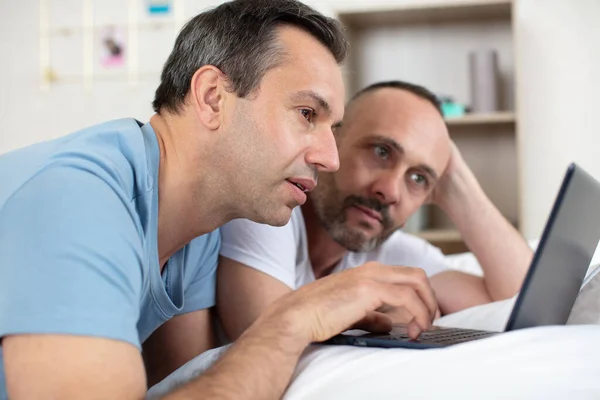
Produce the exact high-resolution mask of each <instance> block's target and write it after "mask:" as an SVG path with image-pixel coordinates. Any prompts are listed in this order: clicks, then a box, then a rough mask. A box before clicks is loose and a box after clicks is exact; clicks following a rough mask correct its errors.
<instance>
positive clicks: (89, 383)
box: [2, 334, 146, 400]
mask: <svg viewBox="0 0 600 400" xmlns="http://www.w3.org/2000/svg"><path fill="white" fill-rule="evenodd" d="M2 347H3V353H4V369H5V374H6V386H7V391H8V397H9V398H10V399H13V400H20V399H42V398H43V399H141V398H143V397H144V394H145V392H146V378H145V375H144V366H143V363H142V357H141V356H140V352H139V350H138V349H137V348H135V346H133V345H131V344H128V343H125V342H120V341H116V340H110V339H103V338H93V337H84V336H71V335H38V334H36V335H14V336H7V337H5V338H3V340H2Z"/></svg>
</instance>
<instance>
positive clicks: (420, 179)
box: [410, 174, 427, 185]
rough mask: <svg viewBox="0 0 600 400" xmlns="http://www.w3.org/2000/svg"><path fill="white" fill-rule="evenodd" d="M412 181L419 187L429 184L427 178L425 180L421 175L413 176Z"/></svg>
mask: <svg viewBox="0 0 600 400" xmlns="http://www.w3.org/2000/svg"><path fill="white" fill-rule="evenodd" d="M410 179H412V180H413V182H415V183H416V184H417V185H426V184H427V178H425V176H424V175H421V174H411V175H410Z"/></svg>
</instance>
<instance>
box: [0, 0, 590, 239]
mask: <svg viewBox="0 0 600 400" xmlns="http://www.w3.org/2000/svg"><path fill="white" fill-rule="evenodd" d="M47 1H49V2H54V5H57V4H63V3H64V4H65V6H64V8H63V9H64V13H61V12H59V13H58V14H57V15H58V18H61V17H60V16H61V15H64V18H67V16H72V15H73V14H76V15H79V14H78V11H76V10H77V7H80V4H81V1H79V0H47ZM93 1H94V4H96V3H98V4H108V3H106V2H103V1H101V0H93ZM131 1H134V0H129V3H130V2H131ZM440 1H445V0H419V1H417V0H388V1H385V0H379V1H368V0H354V1H352V0H321V1H317V0H313V1H309V3H310V4H312V5H314V6H316V7H317V8H318V9H320V10H321V11H323V12H325V13H327V14H330V15H334V14H335V12H336V10H338V9H341V8H342V7H343V9H365V8H368V7H371V6H391V5H394V4H403V3H404V4H406V3H413V4H414V3H416V2H417V3H419V4H423V3H425V2H427V3H434V2H440ZM61 2H62V3H61ZM109 3H110V4H115V7H123V4H128V2H127V1H124V0H122V1H116V0H114V1H113V0H111V1H110V2H109ZM175 3H176V4H179V5H181V4H183V5H184V9H185V10H186V16H190V15H193V13H194V12H196V11H197V10H199V9H202V8H204V7H206V5H207V4H211V3H213V4H214V3H218V2H217V1H209V0H205V1H196V0H175ZM97 6H98V7H100V5H97ZM0 10H2V12H1V13H0V60H1V62H0V153H3V152H5V151H9V150H11V149H14V148H17V147H21V146H24V145H27V144H30V143H34V142H37V141H40V140H45V139H50V138H53V137H57V136H60V135H64V134H66V133H69V132H71V131H73V130H76V129H78V128H81V127H83V126H86V125H90V124H93V123H96V122H99V121H103V120H106V119H110V118H118V117H125V116H131V117H136V118H139V119H142V120H147V119H148V117H149V116H150V115H151V107H150V102H151V100H152V98H153V93H154V90H155V88H156V84H157V82H158V80H157V78H154V79H152V78H150V79H144V80H143V81H141V82H140V83H139V84H138V85H133V86H132V85H129V84H126V83H124V82H113V83H110V82H103V83H102V82H98V83H94V86H93V90H91V91H89V90H86V89H85V88H84V86H83V85H80V84H73V83H69V84H67V83H64V84H57V85H53V86H52V87H51V88H50V90H48V91H44V90H41V89H40V79H39V75H40V74H39V60H40V57H39V53H40V47H39V36H38V33H39V2H38V1H37V0H19V1H15V0H0ZM515 10H516V13H515V20H514V23H515V28H516V34H517V37H518V40H517V57H516V58H517V60H516V62H517V67H518V68H517V72H518V76H517V79H518V83H519V85H518V96H517V98H518V100H519V101H518V104H517V107H518V112H519V118H520V121H519V127H520V135H519V140H520V143H519V145H520V157H521V161H520V162H521V164H520V165H521V171H520V177H521V179H520V187H521V194H522V198H521V207H522V213H521V215H523V216H524V218H523V219H522V221H521V224H522V229H523V232H524V233H525V235H526V237H528V238H533V237H536V236H538V235H539V233H540V232H541V229H542V226H543V223H544V221H545V219H546V216H547V213H548V211H549V209H550V206H551V202H552V200H553V198H554V195H555V193H556V189H557V187H558V184H559V182H560V179H561V177H562V173H563V171H564V168H565V167H566V165H567V163H568V162H569V161H571V160H576V161H577V162H579V163H581V165H582V166H584V167H585V168H587V169H588V170H589V171H590V172H591V173H592V174H593V175H595V176H598V177H600V157H598V156H597V154H600V152H599V151H598V150H597V149H600V119H598V118H597V117H596V115H599V114H600V101H599V100H598V96H599V95H600V25H598V23H597V21H600V1H597V0H570V1H568V0H516V7H515ZM120 11H122V10H120ZM148 34H150V33H148ZM140 41H141V39H140ZM164 42H165V40H163V41H162V42H161V43H160V45H157V46H156V54H157V57H156V60H154V61H153V62H156V63H158V64H160V63H162V62H163V61H164V50H165V48H168V47H169V45H168V44H165V43H164ZM165 46H166V47H165ZM65 57H69V56H68V55H66V54H65ZM74 62H80V60H79V59H78V60H77V61H74ZM142 67H143V66H140V68H142Z"/></svg>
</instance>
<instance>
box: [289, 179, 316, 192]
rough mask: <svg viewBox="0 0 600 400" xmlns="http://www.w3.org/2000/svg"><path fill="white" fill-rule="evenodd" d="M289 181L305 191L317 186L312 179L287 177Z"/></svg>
mask: <svg viewBox="0 0 600 400" xmlns="http://www.w3.org/2000/svg"><path fill="white" fill-rule="evenodd" d="M287 181H288V182H289V183H291V184H292V185H294V186H296V187H297V188H298V189H300V190H301V191H303V192H304V193H308V192H310V191H311V190H313V189H314V188H315V186H317V183H316V182H315V181H314V180H312V179H305V178H290V179H287Z"/></svg>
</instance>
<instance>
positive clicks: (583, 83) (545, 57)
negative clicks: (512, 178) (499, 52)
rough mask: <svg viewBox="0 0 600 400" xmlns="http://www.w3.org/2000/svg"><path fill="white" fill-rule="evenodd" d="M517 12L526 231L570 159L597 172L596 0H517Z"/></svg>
mask: <svg viewBox="0 0 600 400" xmlns="http://www.w3.org/2000/svg"><path fill="white" fill-rule="evenodd" d="M542 4H543V6H542ZM515 11H516V12H515V17H514V25H515V29H516V34H517V37H518V40H517V55H516V59H517V66H518V76H517V80H518V91H519V93H518V97H517V98H518V99H519V102H520V103H519V104H518V109H519V115H520V116H521V119H520V121H519V124H520V137H519V138H520V143H519V145H520V150H521V152H520V153H521V164H520V165H521V194H522V198H521V207H522V214H523V215H525V216H527V218H526V219H525V220H524V221H523V222H524V225H523V226H522V229H523V232H524V234H525V235H526V236H527V237H529V238H532V237H535V236H537V235H539V234H540V232H541V229H542V228H543V224H544V222H545V220H546V217H547V215H548V213H549V211H550V207H551V205H552V202H553V200H554V196H555V195H556V192H557V190H558V186H559V184H560V181H561V179H562V176H563V174H564V171H565V169H566V167H567V165H568V163H569V162H571V161H576V162H578V163H580V164H581V165H582V166H583V167H584V168H586V169H587V170H588V171H589V172H590V173H591V174H592V175H594V176H595V177H597V178H600V157H599V154H600V118H598V115H599V114H600V97H599V96H600V25H599V24H598V21H600V2H599V1H596V0H577V1H564V0H547V1H543V2H542V1H541V0H537V1H536V0H519V1H518V2H517V3H516V9H515ZM599 212H600V205H599Z"/></svg>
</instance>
